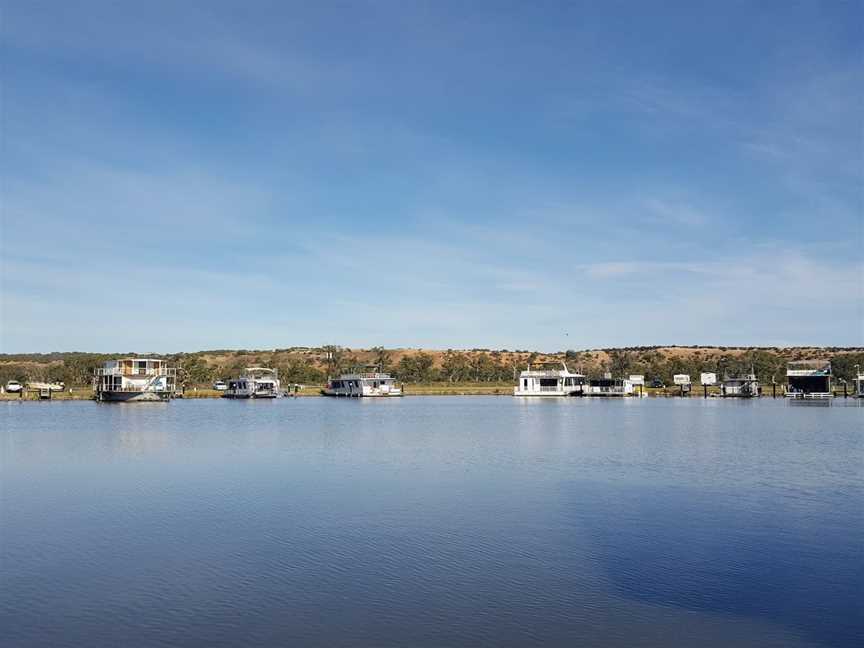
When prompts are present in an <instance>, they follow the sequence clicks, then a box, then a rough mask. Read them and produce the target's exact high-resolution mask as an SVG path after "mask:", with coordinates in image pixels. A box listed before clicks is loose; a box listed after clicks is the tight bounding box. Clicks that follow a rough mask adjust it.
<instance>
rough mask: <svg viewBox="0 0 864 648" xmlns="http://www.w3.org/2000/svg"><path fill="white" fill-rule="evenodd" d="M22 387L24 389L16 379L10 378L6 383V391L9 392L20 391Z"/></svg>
mask: <svg viewBox="0 0 864 648" xmlns="http://www.w3.org/2000/svg"><path fill="white" fill-rule="evenodd" d="M22 389H24V385H22V384H21V383H20V382H18V381H17V380H10V381H9V382H7V383H6V391H7V392H9V393H10V394H16V393H18V392H20V391H21V390H22Z"/></svg>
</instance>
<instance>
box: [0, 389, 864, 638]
mask: <svg viewBox="0 0 864 648" xmlns="http://www.w3.org/2000/svg"><path fill="white" fill-rule="evenodd" d="M861 405H862V404H859V403H858V402H856V401H852V400H848V401H844V400H842V399H838V400H835V401H834V402H833V403H831V404H830V406H821V407H820V406H812V405H800V404H792V403H787V402H784V401H782V400H780V399H778V400H776V401H774V400H767V399H763V400H761V401H719V400H707V401H705V400H702V399H698V398H693V399H690V400H680V399H642V400H636V399H634V400H624V401H621V400H617V401H602V400H583V399H560V400H547V401H531V400H521V399H514V398H507V397H425V398H424V397H413V398H412V397H407V398H404V399H399V400H389V401H376V400H361V401H356V400H350V401H349V400H329V399H319V398H301V399H283V400H279V401H271V402H260V401H258V402H242V401H226V400H202V401H175V402H173V403H170V404H126V405H118V404H103V405H99V404H95V403H91V402H65V403H63V402H55V403H50V404H49V403H43V404H39V403H0V424H2V430H0V451H2V466H0V468H2V477H0V487H2V491H0V495H2V508H0V525H2V526H0V628H2V636H3V638H2V640H0V641H2V644H3V645H4V646H61V645H69V646H88V647H90V646H104V645H112V646H121V645H122V646H179V645H184V646H192V645H197V646H236V645H284V646H289V645H291V646H304V645H330V646H477V645H488V646H493V645H494V646H526V645H541V644H542V645H559V646H578V645H583V646H588V645H590V646H667V645H672V644H675V645H692V646H696V645H699V646H731V645H735V646H784V647H785V646H810V645H812V646H818V645H824V646H857V645H860V643H859V642H860V640H861V637H862V636H864V602H862V601H864V595H862V584H864V407H862V406H861Z"/></svg>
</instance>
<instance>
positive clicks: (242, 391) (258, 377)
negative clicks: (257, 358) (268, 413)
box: [222, 367, 279, 398]
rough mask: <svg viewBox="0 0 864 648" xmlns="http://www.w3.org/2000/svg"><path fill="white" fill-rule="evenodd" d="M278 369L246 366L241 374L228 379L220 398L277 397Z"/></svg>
mask: <svg viewBox="0 0 864 648" xmlns="http://www.w3.org/2000/svg"><path fill="white" fill-rule="evenodd" d="M278 396H279V371H278V370H276V369H270V368H269V367H246V369H245V370H244V371H243V375H241V376H240V377H239V378H233V379H231V380H229V381H228V389H226V390H224V392H223V393H222V398H277V397H278Z"/></svg>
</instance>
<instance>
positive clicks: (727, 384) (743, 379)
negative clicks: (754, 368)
mask: <svg viewBox="0 0 864 648" xmlns="http://www.w3.org/2000/svg"><path fill="white" fill-rule="evenodd" d="M760 394H762V387H761V386H760V385H759V381H758V380H757V379H756V374H755V373H753V372H750V373H749V374H743V375H741V376H730V375H726V376H724V377H723V380H722V382H721V383H720V395H721V396H725V397H731V398H753V397H754V396H759V395H760Z"/></svg>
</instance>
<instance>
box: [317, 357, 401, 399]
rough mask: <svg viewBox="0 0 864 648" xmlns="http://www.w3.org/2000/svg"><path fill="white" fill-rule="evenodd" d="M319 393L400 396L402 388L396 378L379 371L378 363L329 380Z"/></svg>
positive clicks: (352, 395)
mask: <svg viewBox="0 0 864 648" xmlns="http://www.w3.org/2000/svg"><path fill="white" fill-rule="evenodd" d="M321 393H322V394H323V395H325V396H346V397H349V398H369V397H388V396H401V395H402V389H401V388H400V387H397V386H396V379H395V378H393V377H392V376H391V375H390V374H388V373H384V372H382V371H379V367H378V365H368V366H366V367H363V368H360V369H355V370H353V371H351V372H350V373H344V374H342V375H340V376H339V377H338V378H335V379H332V380H329V381H328V382H327V386H326V387H325V388H324V389H322V390H321Z"/></svg>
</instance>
